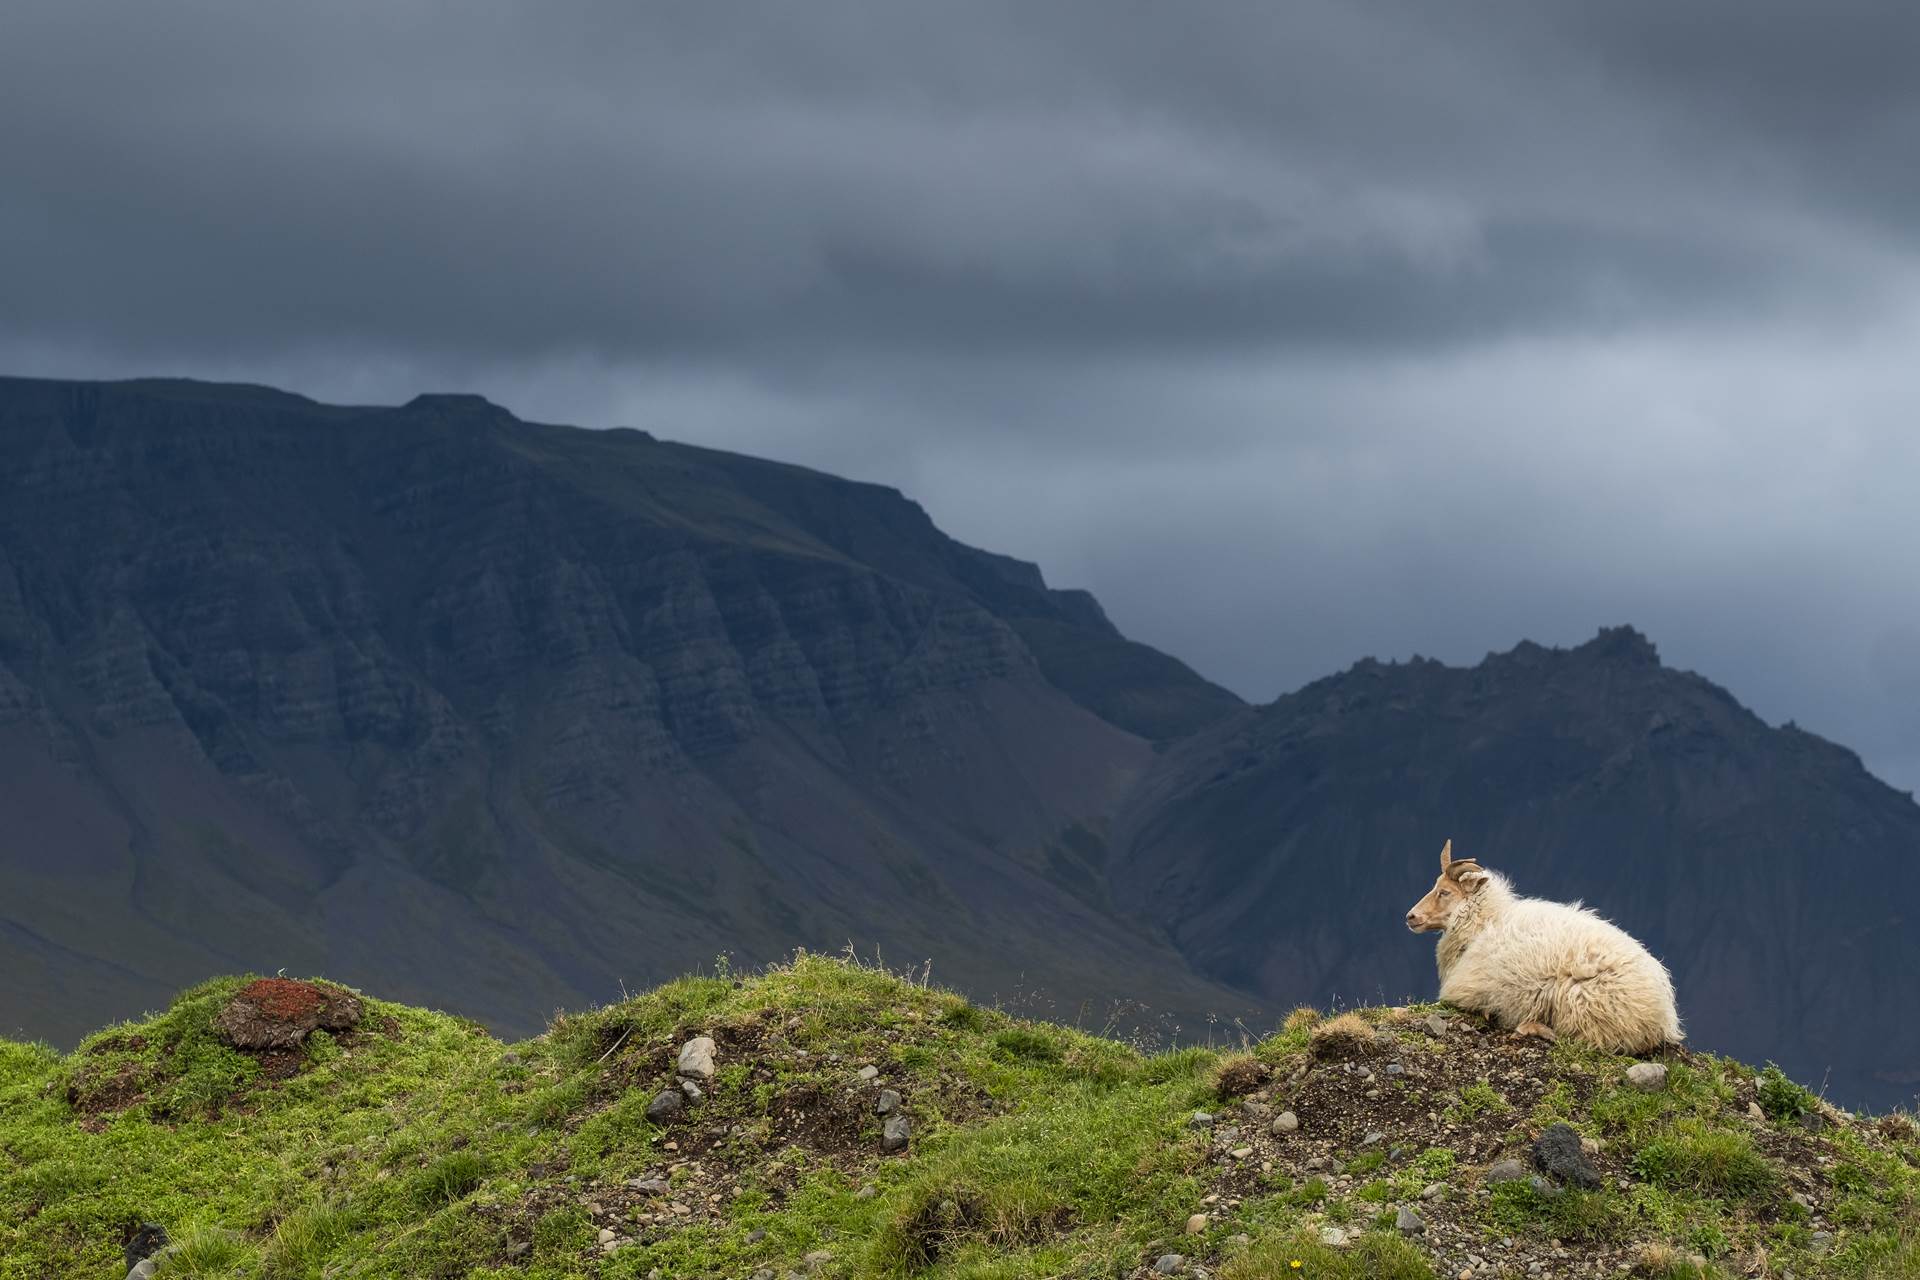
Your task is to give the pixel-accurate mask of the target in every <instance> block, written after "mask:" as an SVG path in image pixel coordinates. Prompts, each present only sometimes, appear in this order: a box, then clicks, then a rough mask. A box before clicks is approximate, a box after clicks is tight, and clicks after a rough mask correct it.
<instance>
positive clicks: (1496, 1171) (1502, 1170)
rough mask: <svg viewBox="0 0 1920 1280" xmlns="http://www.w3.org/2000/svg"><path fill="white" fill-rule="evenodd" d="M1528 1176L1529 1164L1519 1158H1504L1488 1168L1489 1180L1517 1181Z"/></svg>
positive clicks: (1487, 1178)
mask: <svg viewBox="0 0 1920 1280" xmlns="http://www.w3.org/2000/svg"><path fill="white" fill-rule="evenodd" d="M1526 1176H1527V1166H1525V1165H1523V1164H1521V1163H1520V1162H1519V1161H1518V1160H1502V1161H1501V1162H1500V1163H1499V1164H1496V1165H1494V1166H1493V1167H1492V1168H1491V1169H1488V1170H1487V1177H1486V1180H1487V1181H1488V1182H1490V1183H1491V1182H1517V1181H1519V1180H1520V1179H1521V1178H1524V1177H1526Z"/></svg>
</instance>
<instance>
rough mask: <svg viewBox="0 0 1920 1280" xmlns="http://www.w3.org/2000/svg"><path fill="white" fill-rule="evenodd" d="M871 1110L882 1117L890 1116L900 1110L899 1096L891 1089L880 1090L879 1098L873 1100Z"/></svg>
mask: <svg viewBox="0 0 1920 1280" xmlns="http://www.w3.org/2000/svg"><path fill="white" fill-rule="evenodd" d="M873 1109H874V1110H875V1111H877V1112H879V1113H880V1114H881V1115H883V1116H890V1115H892V1114H893V1113H894V1112H896V1111H898V1110H899V1109H900V1095H899V1094H897V1093H895V1092H894V1091H893V1090H891V1089H882V1090H881V1091H880V1096H879V1097H877V1098H875V1099H874V1100H873Z"/></svg>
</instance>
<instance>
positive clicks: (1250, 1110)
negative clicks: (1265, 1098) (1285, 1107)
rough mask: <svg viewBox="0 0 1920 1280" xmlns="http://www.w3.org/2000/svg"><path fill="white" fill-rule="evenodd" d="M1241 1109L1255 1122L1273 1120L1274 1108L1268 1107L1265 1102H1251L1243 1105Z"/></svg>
mask: <svg viewBox="0 0 1920 1280" xmlns="http://www.w3.org/2000/svg"><path fill="white" fill-rule="evenodd" d="M1240 1109H1241V1110H1242V1111H1244V1112H1246V1113H1247V1115H1248V1116H1249V1117H1250V1118H1252V1119H1254V1120H1268V1119H1271V1118H1272V1116H1273V1108H1272V1107H1270V1106H1268V1105H1267V1104H1266V1103H1264V1102H1254V1101H1251V1100H1249V1101H1246V1102H1243V1103H1241V1104H1240Z"/></svg>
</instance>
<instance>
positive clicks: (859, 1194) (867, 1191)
mask: <svg viewBox="0 0 1920 1280" xmlns="http://www.w3.org/2000/svg"><path fill="white" fill-rule="evenodd" d="M879 1194H880V1188H878V1187H876V1186H874V1185H873V1184H872V1183H871V1182H868V1183H863V1184H862V1185H861V1187H860V1189H859V1190H858V1191H856V1192H854V1193H853V1198H854V1199H855V1200H871V1199H873V1198H874V1197H875V1196H877V1195H879Z"/></svg>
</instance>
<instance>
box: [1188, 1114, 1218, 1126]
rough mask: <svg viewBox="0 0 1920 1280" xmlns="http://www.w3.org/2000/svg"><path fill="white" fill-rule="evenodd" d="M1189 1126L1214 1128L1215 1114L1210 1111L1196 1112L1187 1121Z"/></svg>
mask: <svg viewBox="0 0 1920 1280" xmlns="http://www.w3.org/2000/svg"><path fill="white" fill-rule="evenodd" d="M1187 1128H1189V1129H1211V1128H1213V1114H1212V1113H1211V1112H1208V1111H1196V1112H1194V1113H1193V1115H1192V1117H1191V1118H1190V1119H1188V1121H1187Z"/></svg>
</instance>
